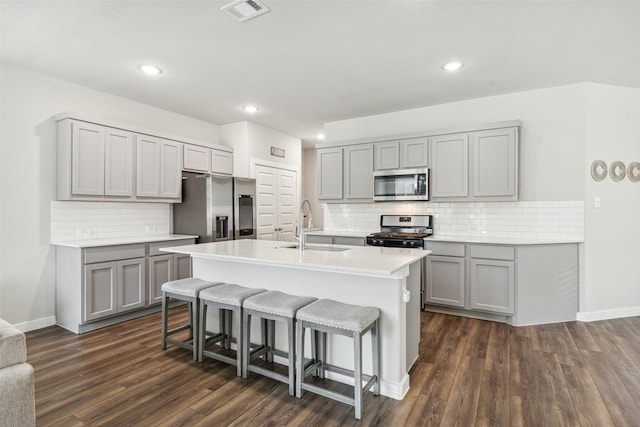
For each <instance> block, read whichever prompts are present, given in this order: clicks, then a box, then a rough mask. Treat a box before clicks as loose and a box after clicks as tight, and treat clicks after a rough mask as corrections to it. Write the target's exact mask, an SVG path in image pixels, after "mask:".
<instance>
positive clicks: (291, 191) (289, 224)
mask: <svg viewBox="0 0 640 427" xmlns="http://www.w3.org/2000/svg"><path fill="white" fill-rule="evenodd" d="M297 178H298V176H297V174H296V172H294V171H290V170H286V169H280V170H279V171H278V228H280V239H279V240H287V241H293V240H295V239H294V238H293V236H294V233H295V228H296V224H297V222H298V209H297V206H296V201H297V199H298V192H297V191H296V190H297V187H296V182H297Z"/></svg>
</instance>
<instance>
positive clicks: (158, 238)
mask: <svg viewBox="0 0 640 427" xmlns="http://www.w3.org/2000/svg"><path fill="white" fill-rule="evenodd" d="M197 238H198V236H192V235H186V234H153V235H144V236H132V237H113V238H109V239H82V240H69V241H63V242H51V244H52V245H56V246H67V247H69V248H95V247H99V246H114V245H129V244H134V243H149V242H163V241H170V240H182V239H197Z"/></svg>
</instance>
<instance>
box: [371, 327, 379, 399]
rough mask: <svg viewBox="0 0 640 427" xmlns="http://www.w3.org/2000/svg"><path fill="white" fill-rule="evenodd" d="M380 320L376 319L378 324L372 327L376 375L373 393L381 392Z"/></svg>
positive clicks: (374, 371) (372, 349) (374, 373)
mask: <svg viewBox="0 0 640 427" xmlns="http://www.w3.org/2000/svg"><path fill="white" fill-rule="evenodd" d="M379 327H380V321H379V320H376V324H375V325H374V326H373V328H371V347H372V348H371V353H372V354H373V375H375V376H376V382H375V384H374V385H373V394H374V395H375V396H378V395H379V394H380V333H379V330H378V328H379Z"/></svg>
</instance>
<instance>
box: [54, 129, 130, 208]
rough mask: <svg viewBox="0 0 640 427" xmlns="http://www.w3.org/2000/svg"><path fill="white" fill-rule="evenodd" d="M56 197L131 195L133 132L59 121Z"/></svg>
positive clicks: (72, 198) (121, 196) (61, 198)
mask: <svg viewBox="0 0 640 427" xmlns="http://www.w3.org/2000/svg"><path fill="white" fill-rule="evenodd" d="M57 186H58V200H74V199H76V200H91V199H104V198H105V197H112V198H117V199H121V198H129V199H130V198H131V197H132V196H133V136H132V134H131V133H130V132H127V131H123V130H120V129H114V128H110V127H107V126H101V125H96V124H93V123H86V122H82V121H78V120H71V119H66V120H62V121H60V122H58V178H57Z"/></svg>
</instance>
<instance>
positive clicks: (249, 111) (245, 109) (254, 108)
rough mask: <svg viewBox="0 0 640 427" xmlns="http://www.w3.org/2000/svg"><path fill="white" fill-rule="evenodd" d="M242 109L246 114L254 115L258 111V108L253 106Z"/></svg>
mask: <svg viewBox="0 0 640 427" xmlns="http://www.w3.org/2000/svg"><path fill="white" fill-rule="evenodd" d="M242 109H243V110H244V111H246V112H247V113H255V112H257V111H258V110H259V108H258V107H257V106H255V105H245V106H244V107H242Z"/></svg>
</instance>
